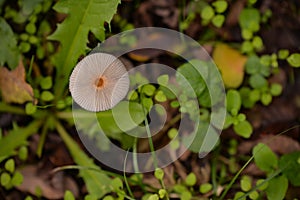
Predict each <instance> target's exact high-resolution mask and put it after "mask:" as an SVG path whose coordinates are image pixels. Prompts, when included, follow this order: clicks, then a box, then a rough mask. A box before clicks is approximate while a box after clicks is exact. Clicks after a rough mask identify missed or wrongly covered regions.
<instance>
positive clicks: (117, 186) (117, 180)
mask: <svg viewBox="0 0 300 200" xmlns="http://www.w3.org/2000/svg"><path fill="white" fill-rule="evenodd" d="M110 184H111V186H112V187H113V189H114V191H115V192H117V191H120V190H121V189H123V182H122V180H121V179H120V178H118V177H117V178H114V179H113V180H112V181H111V183H110Z"/></svg>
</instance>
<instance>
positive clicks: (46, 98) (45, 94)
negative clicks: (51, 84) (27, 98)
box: [41, 91, 54, 101]
mask: <svg viewBox="0 0 300 200" xmlns="http://www.w3.org/2000/svg"><path fill="white" fill-rule="evenodd" d="M41 99H42V100H43V101H52V100H53V99H54V95H53V94H52V93H51V92H49V91H43V92H42V94H41Z"/></svg>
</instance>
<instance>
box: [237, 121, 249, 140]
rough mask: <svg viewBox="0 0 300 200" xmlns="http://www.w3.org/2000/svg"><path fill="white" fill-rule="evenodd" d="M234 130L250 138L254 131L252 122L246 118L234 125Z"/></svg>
mask: <svg viewBox="0 0 300 200" xmlns="http://www.w3.org/2000/svg"><path fill="white" fill-rule="evenodd" d="M233 130H234V131H235V132H236V133H237V134H238V135H240V136H242V137H244V138H249V137H250V136H251V134H252V132H253V128H252V126H251V124H250V123H249V122H248V121H246V120H245V121H241V122H239V123H238V124H236V125H234V126H233Z"/></svg>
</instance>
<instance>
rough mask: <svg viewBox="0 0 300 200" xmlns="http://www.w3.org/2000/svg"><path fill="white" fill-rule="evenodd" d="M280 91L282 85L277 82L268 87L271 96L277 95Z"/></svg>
mask: <svg viewBox="0 0 300 200" xmlns="http://www.w3.org/2000/svg"><path fill="white" fill-rule="evenodd" d="M281 92H282V86H281V85H280V84H278V83H273V84H272V85H271V88H270V93H271V94H272V95H273V96H279V95H280V94H281Z"/></svg>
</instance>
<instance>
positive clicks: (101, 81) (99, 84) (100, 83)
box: [95, 76, 105, 89]
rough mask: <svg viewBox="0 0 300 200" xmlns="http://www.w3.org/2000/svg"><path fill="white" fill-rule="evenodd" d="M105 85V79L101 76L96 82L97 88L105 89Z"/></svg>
mask: <svg viewBox="0 0 300 200" xmlns="http://www.w3.org/2000/svg"><path fill="white" fill-rule="evenodd" d="M104 85H105V77H103V76H100V77H99V78H98V79H97V80H96V81H95V87H96V88H97V89H101V88H103V87H104Z"/></svg>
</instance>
